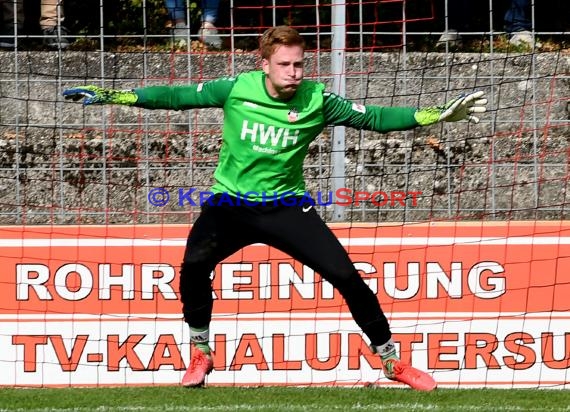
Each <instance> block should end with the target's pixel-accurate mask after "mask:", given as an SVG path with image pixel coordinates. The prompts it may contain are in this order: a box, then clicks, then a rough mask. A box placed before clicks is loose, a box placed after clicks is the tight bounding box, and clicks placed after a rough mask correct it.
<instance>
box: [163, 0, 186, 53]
mask: <svg viewBox="0 0 570 412" xmlns="http://www.w3.org/2000/svg"><path fill="white" fill-rule="evenodd" d="M164 5H165V7H166V9H167V10H168V19H169V23H168V27H169V28H170V30H171V33H172V36H173V37H174V42H175V43H176V45H177V46H180V47H184V46H186V45H187V44H188V35H189V34H190V32H189V29H188V24H186V0H165V1H164Z"/></svg>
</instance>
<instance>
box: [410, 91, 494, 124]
mask: <svg viewBox="0 0 570 412" xmlns="http://www.w3.org/2000/svg"><path fill="white" fill-rule="evenodd" d="M484 95H485V92H482V91H478V92H475V93H470V94H462V95H461V96H459V97H456V98H455V99H453V100H451V101H450V102H447V103H446V104H444V105H442V106H433V107H426V108H424V109H418V110H416V113H415V114H414V117H415V119H416V122H418V124H419V125H420V126H429V125H430V124H434V123H438V122H457V121H459V120H467V121H469V122H473V123H479V118H478V117H477V116H474V115H473V113H484V112H486V111H487V107H486V104H487V99H484V98H482V97H483V96H484Z"/></svg>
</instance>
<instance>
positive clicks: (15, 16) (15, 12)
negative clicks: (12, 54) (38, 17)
mask: <svg viewBox="0 0 570 412" xmlns="http://www.w3.org/2000/svg"><path fill="white" fill-rule="evenodd" d="M23 1H24V0H18V1H17V2H16V3H15V4H14V1H13V0H0V13H1V20H0V48H1V49H13V48H14V47H16V36H17V35H18V34H19V33H20V31H21V30H22V28H23V27H24V4H23Z"/></svg>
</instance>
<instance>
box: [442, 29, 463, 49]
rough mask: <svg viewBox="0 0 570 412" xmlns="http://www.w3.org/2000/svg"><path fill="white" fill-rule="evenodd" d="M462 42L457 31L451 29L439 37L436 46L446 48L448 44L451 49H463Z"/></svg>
mask: <svg viewBox="0 0 570 412" xmlns="http://www.w3.org/2000/svg"><path fill="white" fill-rule="evenodd" d="M461 40H462V39H461V35H460V34H459V33H458V32H457V30H453V29H449V30H448V31H446V32H445V33H443V34H442V35H441V36H440V37H439V40H438V41H437V43H436V46H437V47H445V45H446V44H448V45H449V46H450V47H461V43H462V42H461Z"/></svg>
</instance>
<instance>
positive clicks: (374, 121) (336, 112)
mask: <svg viewBox="0 0 570 412" xmlns="http://www.w3.org/2000/svg"><path fill="white" fill-rule="evenodd" d="M483 96H484V92H482V91H478V92H474V93H469V94H463V95H461V96H459V97H457V98H455V99H453V100H451V101H449V102H447V103H446V104H443V105H441V106H432V107H426V108H419V109H418V108H414V107H397V106H394V107H390V106H386V107H384V106H376V105H361V104H357V103H354V102H352V101H350V100H347V99H344V98H342V97H340V96H337V95H335V94H333V93H325V94H324V101H323V113H324V116H325V122H326V123H327V124H330V125H343V126H349V127H354V128H356V129H364V130H373V131H376V132H380V133H385V132H390V131H396V130H408V129H412V128H415V127H418V126H429V125H432V124H435V123H439V122H457V121H460V120H467V121H469V122H473V123H478V122H479V117H478V116H477V115H478V114H480V113H484V112H485V111H486V110H487V109H486V104H487V99H485V98H484V97H483Z"/></svg>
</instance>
